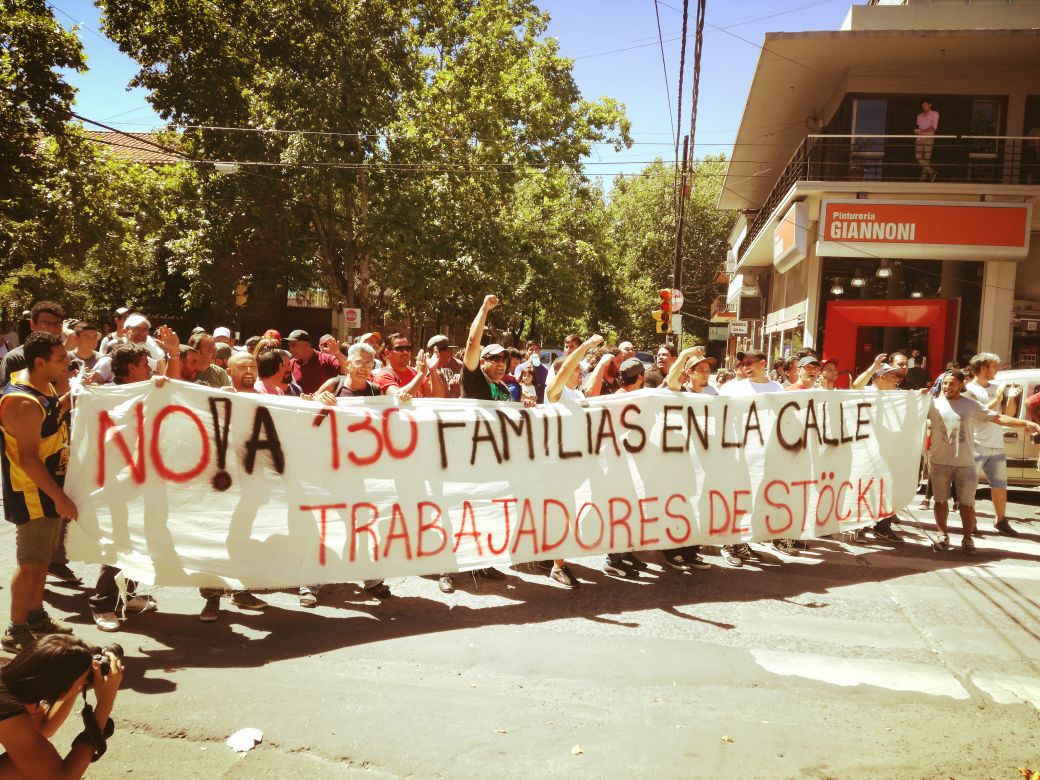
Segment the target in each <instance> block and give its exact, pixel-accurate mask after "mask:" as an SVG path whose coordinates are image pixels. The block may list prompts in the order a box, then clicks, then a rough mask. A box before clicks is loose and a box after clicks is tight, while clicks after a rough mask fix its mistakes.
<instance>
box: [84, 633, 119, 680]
mask: <svg viewBox="0 0 1040 780" xmlns="http://www.w3.org/2000/svg"><path fill="white" fill-rule="evenodd" d="M93 650H94V660H95V661H97V662H98V664H99V665H100V667H101V669H100V671H101V676H102V677H108V675H109V673H110V672H111V671H112V661H111V660H109V657H108V654H109V653H111V654H112V655H114V656H115V657H116V658H118V659H119V660H122V659H123V655H124V654H123V646H122V645H117V644H115V643H114V642H113V643H112V644H110V645H107V646H105V647H95V648H93ZM87 682H88V683H93V682H94V670H93V669H91V670H90V674H88V675H87Z"/></svg>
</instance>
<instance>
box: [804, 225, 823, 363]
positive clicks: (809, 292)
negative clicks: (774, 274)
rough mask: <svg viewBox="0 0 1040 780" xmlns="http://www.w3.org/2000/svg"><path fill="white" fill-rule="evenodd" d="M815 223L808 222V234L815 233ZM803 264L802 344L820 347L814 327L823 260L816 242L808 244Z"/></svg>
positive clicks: (820, 296)
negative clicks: (803, 321) (817, 250)
mask: <svg viewBox="0 0 1040 780" xmlns="http://www.w3.org/2000/svg"><path fill="white" fill-rule="evenodd" d="M815 233H816V223H810V225H809V235H810V236H812V235H815ZM802 262H803V263H804V264H805V266H806V267H805V326H804V328H803V329H802V346H805V347H810V348H812V349H820V348H822V346H823V342H822V340H821V341H820V342H819V345H818V344H817V341H816V329H817V328H818V327H819V324H820V323H819V320H820V315H819V311H820V298H822V297H823V296H822V290H821V287H820V283H821V280H820V275H821V274H822V273H823V261H822V260H821V259H820V257H819V255H817V254H816V243H815V242H811V243H810V245H809V255H808V256H807V257H806V258H805V259H804V260H803V261H802Z"/></svg>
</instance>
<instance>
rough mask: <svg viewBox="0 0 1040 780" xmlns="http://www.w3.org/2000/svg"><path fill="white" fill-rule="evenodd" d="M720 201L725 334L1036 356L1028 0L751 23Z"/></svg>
mask: <svg viewBox="0 0 1040 780" xmlns="http://www.w3.org/2000/svg"><path fill="white" fill-rule="evenodd" d="M719 205H720V207H722V208H729V209H737V210H739V211H740V212H741V217H740V219H739V220H738V221H737V224H736V226H735V228H734V230H733V232H732V234H731V236H730V253H729V262H728V266H727V270H728V271H729V273H730V275H731V279H730V284H729V291H728V294H727V296H726V299H725V300H721V299H720V300H719V301H718V302H717V304H716V306H715V307H714V308H713V315H714V316H713V319H716V320H717V321H719V322H725V321H726V320H727V319H734V318H736V319H738V321H739V323H740V327H739V328H738V329H736V330H737V333H740V332H742V331H746V333H745V334H744V335H734V337H733V338H731V339H730V344H729V349H730V352H731V353H732V352H734V351H735V350H736V349H739V348H741V347H750V346H754V347H761V348H763V349H766V350H767V351H768V352H770V353H771V354H773V355H775V356H778V357H780V356H784V355H786V354H790V353H793V352H794V351H796V350H797V349H799V348H801V347H803V346H805V347H813V348H814V349H816V350H817V351H818V352H820V353H821V354H827V355H828V356H834V357H837V358H838V359H839V367H840V368H841V369H843V370H845V371H848V372H849V373H850V374H851V375H852V376H855V375H856V373H858V372H859V371H861V370H862V369H864V368H865V367H866V366H868V365H869V364H870V362H871V361H872V360H873V358H874V355H875V354H877V353H879V352H882V351H884V352H891V351H894V350H902V351H907V352H909V351H910V350H914V349H916V350H919V351H920V353H921V354H922V355H923V356H925V357H926V358H927V361H928V362H927V365H926V367H927V368H928V369H929V371H930V373H932V374H933V375H935V374H937V373H939V372H940V371H941V370H942V369H943V368H944V367H945V364H946V363H947V361H950V360H956V361H958V362H963V361H964V360H965V358H966V357H969V356H970V355H972V354H974V353H975V352H978V351H982V350H985V351H990V352H996V353H998V354H1000V355H1002V356H1004V358H1005V363H1006V364H1008V365H1012V366H1015V367H1031V366H1036V365H1038V364H1040V235H1038V231H1040V213H1038V205H1040V2H1038V1H1036V0H1033V1H1029V0H1020V1H1019V2H1015V1H1014V0H1011V1H1009V0H1002V2H999V3H997V2H986V1H985V0H982V1H981V2H980V0H970V1H969V0H961V1H960V2H958V1H957V0H942V1H941V2H940V1H939V0H936V1H935V2H930V1H929V0H905V1H904V2H882V1H881V0H875V1H874V2H871V3H870V4H868V5H861V6H854V7H853V8H852V9H851V10H850V12H849V15H848V17H847V18H846V20H845V23H844V25H843V27H842V29H841V30H837V31H824V32H804V33H771V34H769V35H767V36H766V40H765V44H764V46H763V49H762V52H761V55H760V57H759V61H758V66H757V69H756V72H755V77H754V81H753V82H752V85H751V89H750V91H749V94H748V99H747V103H746V106H745V109H744V115H743V119H742V121H741V126H740V130H739V132H738V135H737V138H736V142H735V145H734V150H733V155H732V158H731V161H730V165H729V169H728V171H727V175H726V179H725V182H724V188H723V192H722V195H721V196H720V199H719Z"/></svg>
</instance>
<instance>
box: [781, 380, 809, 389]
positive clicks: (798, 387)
mask: <svg viewBox="0 0 1040 780" xmlns="http://www.w3.org/2000/svg"><path fill="white" fill-rule="evenodd" d="M814 387H816V385H808V386H805V385H802V384H801V383H799V382H794V383H792V384H789V385H788V386H787V387H785V388H784V390H812V389H813V388H814Z"/></svg>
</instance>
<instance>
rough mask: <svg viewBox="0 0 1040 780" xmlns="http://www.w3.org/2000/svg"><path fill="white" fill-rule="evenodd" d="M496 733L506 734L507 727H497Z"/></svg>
mask: <svg viewBox="0 0 1040 780" xmlns="http://www.w3.org/2000/svg"><path fill="white" fill-rule="evenodd" d="M495 733H496V734H505V733H506V730H505V729H495Z"/></svg>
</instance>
